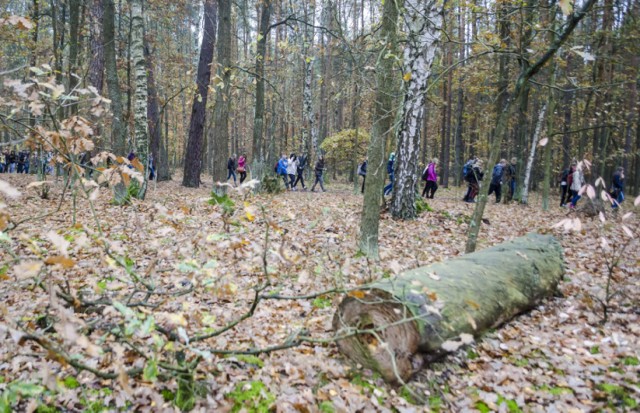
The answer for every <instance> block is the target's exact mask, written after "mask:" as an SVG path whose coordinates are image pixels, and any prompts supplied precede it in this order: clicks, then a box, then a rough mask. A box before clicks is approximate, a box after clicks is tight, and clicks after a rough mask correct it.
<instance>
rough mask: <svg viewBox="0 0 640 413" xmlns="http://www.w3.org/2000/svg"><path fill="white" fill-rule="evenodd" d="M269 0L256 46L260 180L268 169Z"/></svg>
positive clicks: (255, 135)
mask: <svg viewBox="0 0 640 413" xmlns="http://www.w3.org/2000/svg"><path fill="white" fill-rule="evenodd" d="M271 8H272V5H271V0H264V1H263V2H262V7H261V14H260V27H259V28H258V32H259V34H258V43H257V47H256V104H255V111H254V118H253V155H252V156H253V167H252V173H254V174H255V175H256V176H255V178H257V179H259V180H262V177H263V175H264V174H265V172H266V171H268V170H269V167H268V166H267V168H266V171H265V165H266V163H267V159H266V158H267V154H266V151H265V142H264V136H263V133H264V60H265V59H266V54H267V35H268V32H267V30H268V28H269V21H270V19H271Z"/></svg>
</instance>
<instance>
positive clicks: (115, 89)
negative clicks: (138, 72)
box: [102, 0, 127, 156]
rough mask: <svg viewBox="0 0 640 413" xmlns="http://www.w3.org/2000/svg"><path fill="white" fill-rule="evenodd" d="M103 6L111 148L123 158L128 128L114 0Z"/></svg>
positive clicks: (105, 1)
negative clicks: (117, 42) (110, 115)
mask: <svg viewBox="0 0 640 413" xmlns="http://www.w3.org/2000/svg"><path fill="white" fill-rule="evenodd" d="M103 4H104V14H103V21H102V29H103V31H104V32H103V39H104V64H105V72H106V80H107V87H108V89H109V99H110V100H111V113H112V115H113V116H112V119H111V147H112V151H113V153H115V154H116V155H120V156H123V155H126V153H125V151H126V143H127V126H126V124H125V122H124V116H123V105H122V92H121V91H120V80H119V79H118V65H117V63H116V38H115V6H114V4H113V0H104V3H103Z"/></svg>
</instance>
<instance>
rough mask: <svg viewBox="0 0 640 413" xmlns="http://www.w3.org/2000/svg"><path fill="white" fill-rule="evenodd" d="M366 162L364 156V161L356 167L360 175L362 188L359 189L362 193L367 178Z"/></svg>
mask: <svg viewBox="0 0 640 413" xmlns="http://www.w3.org/2000/svg"><path fill="white" fill-rule="evenodd" d="M367 162H368V160H367V158H364V161H362V163H361V164H360V166H359V167H358V175H360V176H361V177H362V189H361V190H360V193H362V194H364V183H365V181H366V180H367Z"/></svg>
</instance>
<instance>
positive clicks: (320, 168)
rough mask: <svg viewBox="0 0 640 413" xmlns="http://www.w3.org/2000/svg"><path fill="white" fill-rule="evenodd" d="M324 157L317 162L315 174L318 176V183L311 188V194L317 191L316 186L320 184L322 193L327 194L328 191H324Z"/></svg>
mask: <svg viewBox="0 0 640 413" xmlns="http://www.w3.org/2000/svg"><path fill="white" fill-rule="evenodd" d="M324 169H325V168H324V156H322V155H320V157H319V158H318V161H317V162H316V167H315V168H314V172H315V174H316V181H315V182H314V183H313V186H312V187H311V192H314V191H315V190H316V185H317V184H320V189H322V192H327V190H326V189H324V178H323V175H324Z"/></svg>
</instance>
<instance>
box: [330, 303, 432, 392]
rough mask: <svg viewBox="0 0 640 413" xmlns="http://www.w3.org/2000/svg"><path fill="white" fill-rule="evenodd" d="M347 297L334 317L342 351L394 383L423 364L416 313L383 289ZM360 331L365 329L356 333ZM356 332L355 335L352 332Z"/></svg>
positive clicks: (408, 375)
mask: <svg viewBox="0 0 640 413" xmlns="http://www.w3.org/2000/svg"><path fill="white" fill-rule="evenodd" d="M363 293H364V294H365V296H364V297H362V298H356V297H353V296H352V297H347V298H346V299H345V300H343V301H342V303H341V304H340V307H339V309H338V311H337V312H336V314H335V315H334V318H333V329H334V331H336V332H337V335H338V336H345V335H350V336H349V337H347V338H344V339H342V340H338V342H337V344H338V347H339V349H340V351H341V352H342V353H343V354H345V355H347V356H348V357H349V358H350V359H351V360H353V361H355V362H356V363H358V364H360V365H362V366H365V367H370V368H373V369H374V370H376V371H377V372H379V373H381V374H382V375H383V378H384V379H385V380H386V381H388V382H391V383H395V382H400V381H405V380H407V379H409V377H411V375H412V374H413V373H414V372H415V371H416V370H418V369H419V368H420V367H421V364H422V362H421V360H422V358H421V357H419V355H418V354H417V351H418V346H419V344H420V333H419V331H418V326H417V324H416V322H415V320H413V319H412V317H413V316H412V314H411V313H410V312H409V311H408V310H407V308H406V307H405V306H404V305H403V304H402V303H401V302H399V301H398V300H397V299H396V298H394V297H393V296H392V295H391V294H389V293H387V292H385V291H382V290H369V291H366V292H363ZM356 331H361V332H362V333H359V334H357V335H356V334H355V333H356ZM351 334H353V335H351Z"/></svg>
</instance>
